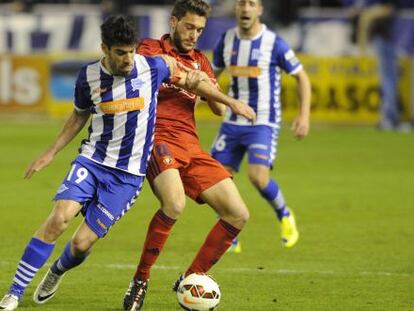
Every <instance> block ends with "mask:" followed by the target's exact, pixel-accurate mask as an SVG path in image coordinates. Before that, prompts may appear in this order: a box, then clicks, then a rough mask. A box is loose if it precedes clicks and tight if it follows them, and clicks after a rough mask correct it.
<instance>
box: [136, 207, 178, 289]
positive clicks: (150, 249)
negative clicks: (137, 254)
mask: <svg viewBox="0 0 414 311" xmlns="http://www.w3.org/2000/svg"><path fill="white" fill-rule="evenodd" d="M174 223H175V219H172V218H170V217H168V216H167V215H165V214H164V212H163V211H162V210H158V211H157V212H156V213H155V215H154V217H152V220H151V222H150V224H149V226H148V231H147V237H146V240H145V244H144V247H143V249H142V254H141V260H140V262H139V265H138V267H137V271H136V272H135V276H134V278H135V279H136V280H141V281H146V280H148V279H149V276H150V270H151V267H152V266H153V265H154V263H155V261H156V260H157V258H158V256H159V254H160V253H161V250H162V248H163V247H164V244H165V242H166V241H167V238H168V236H169V235H170V231H171V228H172V226H173V225H174Z"/></svg>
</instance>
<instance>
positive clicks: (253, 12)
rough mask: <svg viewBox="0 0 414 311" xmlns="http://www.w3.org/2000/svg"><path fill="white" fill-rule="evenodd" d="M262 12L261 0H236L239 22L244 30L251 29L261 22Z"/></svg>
mask: <svg viewBox="0 0 414 311" xmlns="http://www.w3.org/2000/svg"><path fill="white" fill-rule="evenodd" d="M262 13H263V6H262V2H261V0H236V18H237V24H238V26H239V27H240V28H241V29H242V30H243V31H249V30H250V29H252V28H253V26H255V25H256V24H257V23H260V16H261V15H262Z"/></svg>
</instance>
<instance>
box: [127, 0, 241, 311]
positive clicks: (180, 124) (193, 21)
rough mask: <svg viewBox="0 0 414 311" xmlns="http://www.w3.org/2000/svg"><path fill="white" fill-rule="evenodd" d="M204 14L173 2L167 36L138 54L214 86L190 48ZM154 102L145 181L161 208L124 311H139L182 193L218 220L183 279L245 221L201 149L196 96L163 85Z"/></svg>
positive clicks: (210, 259)
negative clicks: (174, 64) (173, 64)
mask: <svg viewBox="0 0 414 311" xmlns="http://www.w3.org/2000/svg"><path fill="white" fill-rule="evenodd" d="M209 11H210V7H209V6H208V4H206V3H205V2H203V1H202V0H178V1H176V3H175V5H174V8H173V11H172V14H171V15H172V16H171V19H170V25H171V32H170V34H168V35H164V36H163V37H162V38H161V39H160V40H153V39H146V40H143V41H142V42H141V43H140V44H139V46H138V53H140V54H144V55H158V54H164V53H165V54H168V55H170V56H172V57H174V58H175V59H176V60H177V61H178V62H180V63H182V64H183V65H185V66H188V67H190V68H199V69H200V70H201V71H203V72H204V73H205V75H206V76H208V79H209V80H210V81H211V83H212V84H215V83H216V82H215V78H214V74H213V70H212V68H211V66H210V63H209V61H208V60H207V58H206V57H205V56H204V55H203V54H202V53H201V52H200V51H198V50H197V49H195V45H196V43H197V40H198V38H199V37H200V35H201V33H202V31H203V29H204V27H205V25H206V20H207V17H208V14H209ZM158 101H159V105H158V111H157V122H156V129H155V142H154V149H153V153H152V158H151V161H150V165H149V168H148V173H147V177H148V180H149V181H150V183H151V186H152V189H153V191H154V193H155V195H156V196H157V197H158V199H159V201H160V203H161V208H160V209H159V210H158V211H157V212H156V213H155V215H154V217H153V218H152V220H151V223H150V225H149V228H148V232H147V237H146V241H145V244H144V247H143V250H142V253H141V259H140V262H139V265H138V267H137V270H136V273H135V275H134V278H133V280H132V281H131V283H130V285H129V288H128V290H127V292H126V294H125V297H124V309H125V310H139V309H141V307H142V305H143V302H144V298H145V293H146V290H147V286H148V279H149V277H150V270H151V267H152V266H153V265H154V263H155V261H156V260H157V258H158V256H159V254H160V252H161V251H162V248H163V246H164V244H165V242H166V240H167V238H168V236H169V234H170V232H171V229H172V227H173V225H174V223H175V221H176V219H177V218H178V217H179V216H180V214H181V213H182V211H183V209H184V207H185V195H186V194H187V196H189V197H190V198H191V199H193V200H195V201H197V202H199V203H207V204H208V205H209V206H210V207H212V208H213V209H214V210H215V211H216V212H217V214H218V215H219V216H220V219H219V220H218V222H217V223H216V225H215V226H214V227H213V228H212V229H211V231H210V233H209V234H208V235H207V238H206V240H205V242H204V244H203V245H202V246H201V248H200V249H199V251H198V254H197V255H196V257H195V258H194V260H193V262H192V264H191V265H190V267H189V268H188V269H187V271H186V272H185V274H187V275H188V274H190V273H192V272H199V273H205V272H207V271H208V270H209V269H210V268H211V267H212V266H213V265H214V264H215V263H216V262H217V261H218V260H219V259H220V258H221V256H222V255H223V254H224V253H225V251H226V250H227V249H228V247H229V246H230V245H231V241H232V240H233V238H235V237H236V236H237V234H238V233H239V232H240V230H241V229H242V228H243V226H244V224H245V223H246V221H247V219H248V217H249V212H248V210H247V207H246V205H245V203H244V202H243V200H242V198H241V196H240V194H239V192H238V190H237V188H236V186H235V185H234V183H233V181H232V179H231V178H230V174H229V173H228V172H227V171H226V170H225V169H224V167H223V166H222V165H221V164H220V163H218V162H217V161H216V160H214V159H213V158H211V156H210V155H209V154H208V153H207V152H205V151H203V150H202V148H201V145H200V142H199V139H198V136H197V133H196V128H195V121H194V105H195V103H196V95H194V94H192V93H189V92H186V91H184V90H182V89H180V88H176V87H174V86H172V85H171V84H164V85H163V86H162V88H161V89H160V93H159V96H158ZM209 104H210V105H211V107H212V108H213V110H216V108H217V107H220V106H219V104H218V103H217V102H210V103H209ZM243 105H244V104H243ZM244 106H246V107H248V106H247V105H244ZM179 281H180V279H179V280H177V282H176V285H177V286H178V284H179Z"/></svg>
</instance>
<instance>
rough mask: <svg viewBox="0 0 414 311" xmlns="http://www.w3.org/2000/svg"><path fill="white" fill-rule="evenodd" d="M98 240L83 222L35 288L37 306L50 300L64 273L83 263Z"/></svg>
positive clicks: (34, 298)
mask: <svg viewBox="0 0 414 311" xmlns="http://www.w3.org/2000/svg"><path fill="white" fill-rule="evenodd" d="M98 239H99V237H98V235H97V234H96V233H95V232H93V231H92V229H91V228H90V227H89V226H88V225H87V224H86V222H85V221H84V222H83V223H82V224H81V225H80V226H79V227H78V230H77V231H76V233H75V234H74V236H73V238H72V240H71V241H69V242H68V243H67V244H66V247H65V249H64V251H63V252H62V254H61V255H60V257H59V258H58V259H57V260H56V261H55V262H54V263H53V265H52V266H51V267H50V269H49V270H48V272H47V273H46V275H45V276H44V277H43V279H42V281H41V282H40V283H39V285H38V286H37V288H36V291H35V292H34V294H33V300H34V301H35V302H36V303H38V304H43V303H46V302H47V301H49V300H50V299H52V298H53V296H54V295H55V294H56V291H57V289H58V287H59V284H60V282H61V281H62V278H63V276H64V274H65V272H67V271H69V270H70V269H73V268H75V267H77V266H79V265H80V264H81V263H82V262H84V261H85V259H86V257H87V256H88V255H89V253H90V250H91V248H92V246H93V245H94V244H95V243H96V241H98Z"/></svg>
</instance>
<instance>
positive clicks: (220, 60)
mask: <svg viewBox="0 0 414 311" xmlns="http://www.w3.org/2000/svg"><path fill="white" fill-rule="evenodd" d="M225 35H226V33H224V34H222V35H221V37H220V40H219V41H218V42H217V44H216V47H215V48H214V51H213V66H214V69H222V68H224V67H225V66H226V65H225V64H224V57H223V51H224V37H225Z"/></svg>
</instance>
